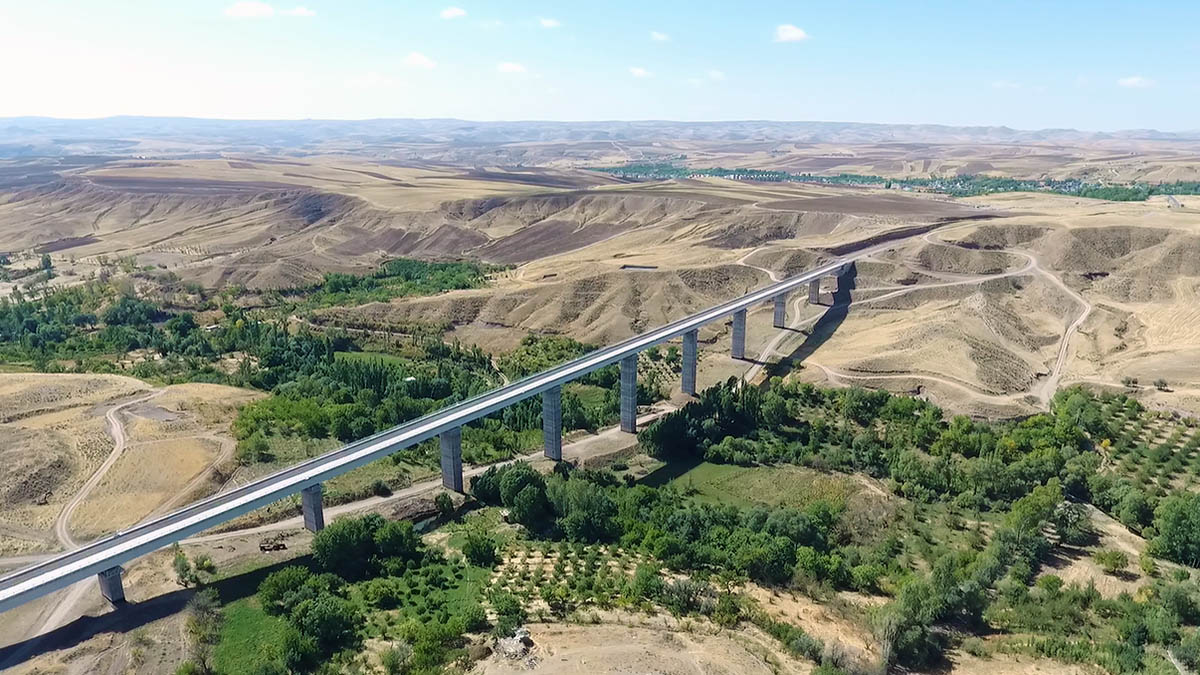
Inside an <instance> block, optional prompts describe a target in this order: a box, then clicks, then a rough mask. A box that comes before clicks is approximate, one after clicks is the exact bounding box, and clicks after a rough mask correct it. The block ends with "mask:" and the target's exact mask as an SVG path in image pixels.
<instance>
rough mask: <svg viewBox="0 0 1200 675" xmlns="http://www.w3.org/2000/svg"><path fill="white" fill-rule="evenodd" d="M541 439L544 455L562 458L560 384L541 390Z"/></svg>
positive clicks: (555, 459)
mask: <svg viewBox="0 0 1200 675" xmlns="http://www.w3.org/2000/svg"><path fill="white" fill-rule="evenodd" d="M542 441H543V444H544V445H545V454H546V457H549V458H550V459H552V460H554V461H556V462H558V461H561V460H562V386H561V385H559V386H557V387H553V388H551V389H547V390H546V391H543V392H542Z"/></svg>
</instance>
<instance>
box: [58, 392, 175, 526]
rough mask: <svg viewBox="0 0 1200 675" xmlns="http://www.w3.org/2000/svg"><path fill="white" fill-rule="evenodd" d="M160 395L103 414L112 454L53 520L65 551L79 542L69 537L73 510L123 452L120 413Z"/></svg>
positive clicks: (144, 397) (138, 399) (123, 444)
mask: <svg viewBox="0 0 1200 675" xmlns="http://www.w3.org/2000/svg"><path fill="white" fill-rule="evenodd" d="M162 393H163V390H162V389H156V390H154V391H152V392H150V393H149V394H146V395H145V396H142V397H139V398H135V399H133V400H132V401H126V402H125V403H121V404H119V405H115V406H113V407H112V408H110V409H109V411H108V412H107V413H105V415H104V420H105V421H106V422H107V423H108V435H109V436H111V437H112V439H113V449H112V452H110V453H109V454H108V457H106V458H105V459H104V462H103V463H102V464H100V467H99V468H97V469H96V472H95V473H93V474H92V475H91V477H90V478H88V479H87V481H86V482H85V483H84V484H83V486H82V487H80V488H79V492H76V493H75V496H74V497H72V498H71V501H69V502H67V505H66V506H64V507H63V510H62V511H60V512H59V514H58V518H57V519H55V521H54V536H55V537H57V538H58V541H59V543H61V544H62V545H63V548H65V549H67V550H70V549H74V548H79V542H77V541H75V539H74V538H73V537H72V536H71V528H70V523H71V516H72V515H74V514H75V510H76V509H77V508H79V505H80V504H81V503H83V500H85V499H87V497H88V495H89V494H91V493H92V490H94V489H95V488H96V486H97V485H99V484H100V481H101V480H103V479H104V475H105V474H107V473H108V470H109V469H111V468H112V467H113V465H114V464H116V463H117V460H118V459H120V458H121V453H123V452H125V445H126V436H125V423H124V422H122V421H121V417H120V416H121V411H122V410H125V409H126V408H128V407H130V406H132V405H136V404H138V403H145V402H146V401H149V400H150V399H152V398H154V397H155V396H159V395H161V394H162Z"/></svg>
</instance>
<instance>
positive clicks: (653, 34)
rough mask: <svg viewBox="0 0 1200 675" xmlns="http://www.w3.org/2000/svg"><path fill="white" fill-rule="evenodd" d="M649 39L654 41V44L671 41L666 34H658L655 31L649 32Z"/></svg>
mask: <svg viewBox="0 0 1200 675" xmlns="http://www.w3.org/2000/svg"><path fill="white" fill-rule="evenodd" d="M650 39H651V40H654V41H655V42H666V41H667V40H670V39H671V36H670V35H667V34H666V33H660V32H658V31H656V30H652V31H650Z"/></svg>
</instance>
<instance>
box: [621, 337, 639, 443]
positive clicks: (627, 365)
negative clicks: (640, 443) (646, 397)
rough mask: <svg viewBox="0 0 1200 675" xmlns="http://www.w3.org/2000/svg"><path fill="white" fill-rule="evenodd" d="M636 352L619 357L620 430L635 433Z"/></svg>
mask: <svg viewBox="0 0 1200 675" xmlns="http://www.w3.org/2000/svg"><path fill="white" fill-rule="evenodd" d="M637 362H638V357H637V354H630V355H629V356H626V357H625V358H623V359H621V431H625V432H628V433H631V434H636V433H637Z"/></svg>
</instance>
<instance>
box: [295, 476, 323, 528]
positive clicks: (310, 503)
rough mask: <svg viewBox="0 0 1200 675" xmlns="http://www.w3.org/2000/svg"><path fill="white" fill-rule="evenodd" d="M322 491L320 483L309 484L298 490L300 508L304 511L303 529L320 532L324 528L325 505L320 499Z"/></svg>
mask: <svg viewBox="0 0 1200 675" xmlns="http://www.w3.org/2000/svg"><path fill="white" fill-rule="evenodd" d="M323 492H324V490H323V488H322V487H321V484H320V483H317V484H316V485H309V486H308V487H306V488H304V489H303V490H301V491H300V508H301V510H302V511H303V512H304V529H306V530H308V531H309V532H320V531H321V530H323V529H325V505H324V502H323V501H322V499H321V496H322V493H323Z"/></svg>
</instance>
